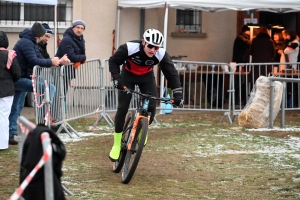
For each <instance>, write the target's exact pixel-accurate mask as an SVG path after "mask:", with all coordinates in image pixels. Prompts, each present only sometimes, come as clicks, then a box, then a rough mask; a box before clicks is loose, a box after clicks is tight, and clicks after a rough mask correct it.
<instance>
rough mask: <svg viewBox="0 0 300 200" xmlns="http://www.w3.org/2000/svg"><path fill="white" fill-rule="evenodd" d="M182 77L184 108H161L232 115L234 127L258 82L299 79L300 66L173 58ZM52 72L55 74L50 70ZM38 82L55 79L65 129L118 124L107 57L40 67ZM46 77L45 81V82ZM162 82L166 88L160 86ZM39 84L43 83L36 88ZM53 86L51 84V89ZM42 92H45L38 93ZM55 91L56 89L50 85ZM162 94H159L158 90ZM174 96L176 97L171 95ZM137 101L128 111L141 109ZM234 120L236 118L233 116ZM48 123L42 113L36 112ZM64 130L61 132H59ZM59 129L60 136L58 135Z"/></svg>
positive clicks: (292, 90) (55, 112) (293, 98)
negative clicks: (90, 120) (77, 122)
mask: <svg viewBox="0 0 300 200" xmlns="http://www.w3.org/2000/svg"><path fill="white" fill-rule="evenodd" d="M173 62H174V65H175V68H176V69H177V71H178V76H179V78H180V81H181V84H182V89H183V96H184V100H185V105H184V107H183V108H162V107H161V106H158V107H157V109H158V110H163V109H168V110H170V109H173V110H186V111H216V112H223V116H222V118H221V120H220V121H221V122H222V121H223V120H224V118H225V117H228V120H229V122H230V123H232V121H233V120H234V119H235V117H236V116H238V114H239V113H240V112H241V110H242V108H243V106H244V105H245V104H246V102H247V100H248V99H249V96H250V93H251V91H252V87H253V85H254V84H255V80H256V79H257V78H258V77H259V76H260V75H263V76H269V75H270V76H278V77H281V78H294V79H298V78H299V77H300V73H298V71H294V72H292V71H291V70H290V69H288V68H289V66H293V67H295V68H298V67H299V64H300V63H292V65H291V64H290V63H239V64H234V63H230V64H228V63H213V62H193V61H182V60H173ZM49 70H51V73H49V72H48V71H49ZM154 73H155V76H156V80H157V85H158V91H159V90H160V89H161V88H164V87H165V85H166V84H165V81H162V82H161V81H160V80H159V77H160V71H159V66H155V67H154ZM34 74H35V76H36V77H35V80H36V81H41V80H43V79H47V80H50V81H49V82H50V83H51V80H52V83H53V85H55V86H56V93H55V97H54V100H53V102H52V105H51V108H52V109H51V116H52V117H53V118H55V119H58V122H56V123H55V124H62V125H63V126H62V127H61V128H64V129H66V130H67V132H68V129H67V127H68V128H69V129H71V130H72V131H73V132H75V133H76V131H75V130H74V129H73V128H72V127H71V126H70V125H69V124H68V123H67V122H68V121H70V120H74V119H78V118H82V117H85V116H89V115H93V114H95V113H96V114H97V116H98V118H97V120H96V122H95V124H94V125H96V124H97V123H98V122H99V121H100V120H101V119H103V118H104V119H105V120H106V122H107V123H108V124H109V125H111V126H112V125H113V123H114V122H113V120H112V119H111V118H110V116H109V115H108V113H115V112H116V111H117V107H118V101H117V99H118V91H117V90H116V89H115V88H114V87H113V84H112V79H111V74H110V72H109V66H108V59H104V60H103V61H102V62H100V60H99V59H95V60H89V61H87V62H86V63H85V64H83V65H81V66H80V67H79V68H77V69H75V70H74V69H73V64H70V65H68V66H62V67H60V68H51V69H45V68H40V67H36V68H35V71H34ZM41 77H42V79H41ZM160 83H163V84H160ZM37 85H39V84H37ZM50 86H51V85H50ZM298 88H299V83H296V84H295V83H291V82H287V94H286V101H285V110H298V109H299V105H300V93H298ZM38 90H39V91H40V92H42V89H38ZM50 90H51V87H50ZM158 93H159V94H160V92H158ZM171 96H172V94H171ZM137 103H138V101H137V99H135V98H133V99H132V103H131V105H130V108H129V109H134V108H136V106H137ZM231 116H232V117H231ZM37 118H39V119H43V110H42V111H40V112H39V113H37ZM59 131H60V130H59ZM59 131H58V132H59Z"/></svg>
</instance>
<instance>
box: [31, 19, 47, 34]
mask: <svg viewBox="0 0 300 200" xmlns="http://www.w3.org/2000/svg"><path fill="white" fill-rule="evenodd" d="M31 31H32V33H33V35H34V37H42V36H43V35H45V33H46V29H45V28H44V27H43V26H42V24H40V23H38V22H35V23H34V24H33V25H32V27H31Z"/></svg>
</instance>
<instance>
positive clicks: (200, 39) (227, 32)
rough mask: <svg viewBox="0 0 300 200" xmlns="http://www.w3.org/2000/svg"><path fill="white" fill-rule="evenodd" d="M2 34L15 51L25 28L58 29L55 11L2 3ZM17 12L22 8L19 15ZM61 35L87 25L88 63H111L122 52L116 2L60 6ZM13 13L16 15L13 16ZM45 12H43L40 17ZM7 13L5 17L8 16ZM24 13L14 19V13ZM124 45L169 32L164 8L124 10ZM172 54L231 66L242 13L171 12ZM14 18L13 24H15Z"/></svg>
mask: <svg viewBox="0 0 300 200" xmlns="http://www.w3.org/2000/svg"><path fill="white" fill-rule="evenodd" d="M0 6H1V13H2V14H1V19H0V28H1V30H3V31H6V32H7V34H8V37H9V40H10V44H9V49H12V48H13V46H14V45H15V43H16V42H17V40H18V38H19V33H20V32H21V31H22V30H23V29H24V28H30V27H31V25H32V24H33V23H34V22H35V21H38V22H41V23H44V22H45V23H49V25H50V27H51V28H53V29H54V6H46V7H45V6H44V7H41V6H40V7H38V5H33V4H30V5H29V4H24V3H14V5H12V2H2V1H1V5H0ZM15 7H19V10H18V9H16V8H15ZM57 8H58V9H57V10H58V12H57V24H58V28H57V35H58V36H59V38H60V39H61V38H62V37H63V32H64V31H65V29H66V28H68V27H69V26H71V22H72V21H73V20H75V19H82V20H83V21H85V23H86V30H85V31H84V37H85V41H86V54H87V58H88V59H94V58H100V59H101V60H103V59H106V58H109V57H110V56H111V55H112V51H113V47H115V48H117V46H116V42H115V43H114V42H113V40H114V39H113V38H114V37H116V34H113V32H114V30H115V29H116V23H117V10H118V7H117V0H111V1H105V0H89V1H86V0H64V1H63V0H58V6H57ZM12 9H14V10H12ZM39 10H42V11H39ZM3 11H6V12H3ZM10 12H12V13H20V14H19V16H9V13H10ZM120 16H121V17H120V31H119V35H120V37H119V44H122V43H124V42H126V41H128V40H136V39H140V38H141V26H143V27H144V29H145V30H146V29H148V28H156V29H158V30H160V31H161V32H162V33H163V31H164V8H154V9H146V10H144V11H142V10H141V9H137V8H123V9H121V10H120ZM168 16H169V17H168V34H167V36H165V37H167V47H166V50H167V52H168V53H169V54H170V55H171V56H174V57H180V56H187V57H183V58H182V59H183V60H189V61H203V62H227V63H228V62H230V61H231V57H232V45H233V41H234V39H235V37H236V33H237V29H236V27H237V12H236V11H222V12H206V11H200V12H197V13H191V12H189V13H187V12H178V10H176V9H174V8H169V15H168ZM10 18H12V19H10ZM143 19H144V20H143ZM115 39H116V38H115ZM56 42H57V39H55V36H54V35H53V36H52V38H51V39H50V41H49V44H48V51H49V53H50V56H54V54H55V46H56V44H57V43H56Z"/></svg>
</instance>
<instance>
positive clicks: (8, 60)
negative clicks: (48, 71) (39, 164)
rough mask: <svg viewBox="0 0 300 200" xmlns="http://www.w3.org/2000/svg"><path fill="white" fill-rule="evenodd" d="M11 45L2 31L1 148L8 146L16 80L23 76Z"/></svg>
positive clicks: (0, 56) (0, 34)
mask: <svg viewBox="0 0 300 200" xmlns="http://www.w3.org/2000/svg"><path fill="white" fill-rule="evenodd" d="M8 45H9V41H8V38H7V36H6V33H5V32H3V31H0V85H1V86H2V88H1V90H0V150H4V149H7V148H8V143H9V120H8V117H9V113H10V110H11V106H12V103H13V99H14V94H15V87H14V82H16V81H17V80H19V78H20V77H21V70H20V67H19V63H18V60H17V59H16V58H15V57H16V52H15V51H14V50H7V47H8Z"/></svg>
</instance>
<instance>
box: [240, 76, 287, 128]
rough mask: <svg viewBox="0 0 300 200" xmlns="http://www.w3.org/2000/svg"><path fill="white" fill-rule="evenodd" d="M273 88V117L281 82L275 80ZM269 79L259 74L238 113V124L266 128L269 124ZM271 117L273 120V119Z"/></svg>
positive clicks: (277, 104) (280, 92)
mask: <svg viewBox="0 0 300 200" xmlns="http://www.w3.org/2000/svg"><path fill="white" fill-rule="evenodd" d="M274 84H275V90H274V107H273V109H274V119H275V117H276V116H277V114H278V112H279V108H280V104H281V99H282V90H283V86H282V83H281V82H279V81H275V82H274ZM269 104H270V81H269V78H267V77H265V76H260V77H259V78H258V79H257V80H256V83H255V86H254V87H253V90H252V92H251V96H250V99H249V100H248V102H247V104H246V106H245V108H244V109H243V110H242V112H241V113H240V114H239V117H238V122H239V125H240V126H242V127H245V128H266V127H268V125H269V109H270V105H269ZM274 119H273V120H274Z"/></svg>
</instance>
